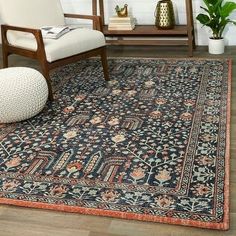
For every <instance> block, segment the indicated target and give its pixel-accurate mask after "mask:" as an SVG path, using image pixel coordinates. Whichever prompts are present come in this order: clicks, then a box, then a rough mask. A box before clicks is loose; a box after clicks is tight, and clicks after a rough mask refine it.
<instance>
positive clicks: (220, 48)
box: [208, 38, 225, 54]
mask: <svg viewBox="0 0 236 236" xmlns="http://www.w3.org/2000/svg"><path fill="white" fill-rule="evenodd" d="M208 51H209V53H210V54H223V53H224V51H225V42H224V39H223V38H222V39H212V38H209V45H208Z"/></svg>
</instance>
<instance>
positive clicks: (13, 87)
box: [0, 67, 48, 123]
mask: <svg viewBox="0 0 236 236" xmlns="http://www.w3.org/2000/svg"><path fill="white" fill-rule="evenodd" d="M47 98H48V87H47V83H46V79H45V78H44V77H43V75H42V74H41V73H40V72H38V71H37V70H35V69H32V68H27V67H11V68H6V69H0V123H12V122H17V121H21V120H25V119H28V118H30V117H33V116H35V115H36V114H38V113H39V112H40V111H41V110H42V109H43V107H44V106H45V104H46V102H47Z"/></svg>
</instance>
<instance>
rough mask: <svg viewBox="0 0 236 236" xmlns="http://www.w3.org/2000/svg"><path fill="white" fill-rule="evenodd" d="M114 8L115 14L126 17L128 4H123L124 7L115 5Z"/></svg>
mask: <svg viewBox="0 0 236 236" xmlns="http://www.w3.org/2000/svg"><path fill="white" fill-rule="evenodd" d="M115 10H116V14H117V16H118V17H127V16H128V4H125V5H124V7H119V6H118V5H117V6H116V8H115Z"/></svg>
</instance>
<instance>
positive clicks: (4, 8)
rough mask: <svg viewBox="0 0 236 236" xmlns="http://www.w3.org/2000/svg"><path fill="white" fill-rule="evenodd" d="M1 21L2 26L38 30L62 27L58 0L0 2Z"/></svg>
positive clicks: (62, 20) (61, 15) (5, 0)
mask: <svg viewBox="0 0 236 236" xmlns="http://www.w3.org/2000/svg"><path fill="white" fill-rule="evenodd" d="M0 14H1V20H2V22H3V23H4V24H8V25H13V26H20V27H29V28H40V27H42V26H46V25H64V24H65V20H64V15H63V10H62V6H61V2H60V0H0Z"/></svg>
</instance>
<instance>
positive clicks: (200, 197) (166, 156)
mask: <svg viewBox="0 0 236 236" xmlns="http://www.w3.org/2000/svg"><path fill="white" fill-rule="evenodd" d="M109 68H110V76H111V80H110V81H109V82H105V81H104V79H103V74H102V70H101V64H100V61H99V60H97V59H91V60H86V61H82V62H79V63H77V64H72V65H69V66H66V67H64V68H62V69H60V70H57V71H56V72H55V73H54V74H53V76H52V77H53V83H54V85H53V87H54V88H55V92H54V94H55V101H54V102H53V103H48V104H47V106H46V107H45V109H44V110H43V111H42V113H40V114H39V115H37V116H35V117H33V118H31V119H29V120H27V121H23V122H20V123H15V124H8V125H4V124H1V125H0V176H1V178H0V197H1V198H2V199H9V200H11V199H12V200H22V201H24V202H26V205H27V202H31V203H32V202H35V203H38V202H41V203H46V204H49V205H52V206H56V205H62V206H72V207H74V209H75V211H76V208H79V207H80V208H81V207H82V208H85V209H90V211H88V213H91V214H93V209H100V210H101V212H102V211H104V212H106V214H105V213H104V215H111V216H113V215H114V213H117V216H118V217H124V218H134V219H136V218H137V219H144V220H145V219H146V220H153V221H159V220H158V219H159V218H158V217H161V218H162V219H163V217H164V218H165V217H166V218H168V219H170V218H171V219H174V220H180V221H181V220H183V222H184V220H189V221H191V220H193V221H194V222H199V224H200V225H201V223H202V225H203V226H204V223H209V222H210V223H216V224H217V223H219V224H221V223H222V222H223V221H224V219H225V214H226V213H225V211H224V209H225V194H224V191H226V190H225V187H224V186H225V185H224V181H225V169H226V162H225V158H226V155H227V147H226V145H227V144H226V142H227V135H228V134H227V125H228V123H227V119H228V117H227V115H229V114H227V109H229V108H228V105H229V104H228V103H227V97H228V94H229V91H230V86H229V84H228V71H229V64H228V61H227V60H217V59H212V60H210V59H209V60H207V59H205V60H204V59H202V60H200V59H199V60H191V59H185V60H184V59H182V60H173V59H166V60H165V59H155V60H151V59H110V60H109ZM227 104H228V105H227ZM52 208H53V207H52ZM71 211H73V210H71ZM109 212H111V214H109ZM119 213H120V215H119ZM126 213H131V214H134V215H135V214H136V215H137V216H138V217H128V216H127V217H125V214H126ZM101 214H102V213H101ZM122 214H123V216H121V215H122ZM142 215H143V217H142ZM147 215H148V216H151V218H148V217H147V218H146V217H145V216H147ZM174 220H173V221H174ZM162 221H165V220H162ZM167 222H170V223H171V220H169V221H167Z"/></svg>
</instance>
